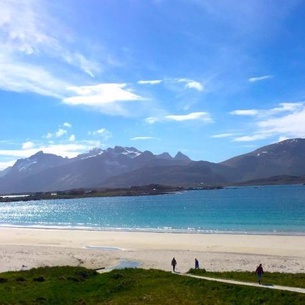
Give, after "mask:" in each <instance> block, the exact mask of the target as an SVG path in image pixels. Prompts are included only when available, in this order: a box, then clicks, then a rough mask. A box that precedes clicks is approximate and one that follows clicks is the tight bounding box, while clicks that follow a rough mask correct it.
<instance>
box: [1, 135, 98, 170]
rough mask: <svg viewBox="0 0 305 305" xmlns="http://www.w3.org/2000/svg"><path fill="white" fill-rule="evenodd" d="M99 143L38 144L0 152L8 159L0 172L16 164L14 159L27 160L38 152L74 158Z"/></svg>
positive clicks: (3, 163)
mask: <svg viewBox="0 0 305 305" xmlns="http://www.w3.org/2000/svg"><path fill="white" fill-rule="evenodd" d="M100 145H101V143H100V142H99V141H79V142H77V143H69V142H65V143H57V144H56V143H49V144H38V143H36V145H35V147H30V145H29V146H28V147H26V146H23V147H22V149H8V150H0V156H4V157H6V158H7V159H8V161H6V162H0V170H3V169H5V168H7V167H8V166H11V165H13V164H14V163H15V162H16V158H17V159H20V158H29V157H30V156H32V155H34V154H36V153H37V152H38V151H43V152H44V153H49V154H56V155H58V156H62V157H68V158H74V157H76V156H77V155H79V154H81V153H84V152H88V151H89V150H91V149H92V148H94V147H99V146H100Z"/></svg>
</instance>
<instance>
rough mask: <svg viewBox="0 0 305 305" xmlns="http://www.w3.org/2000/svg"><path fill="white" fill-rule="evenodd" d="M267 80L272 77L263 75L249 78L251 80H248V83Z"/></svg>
mask: <svg viewBox="0 0 305 305" xmlns="http://www.w3.org/2000/svg"><path fill="white" fill-rule="evenodd" d="M269 78H272V75H264V76H258V77H251V78H249V79H248V81H249V82H250V83H255V82H259V81H262V80H266V79H269Z"/></svg>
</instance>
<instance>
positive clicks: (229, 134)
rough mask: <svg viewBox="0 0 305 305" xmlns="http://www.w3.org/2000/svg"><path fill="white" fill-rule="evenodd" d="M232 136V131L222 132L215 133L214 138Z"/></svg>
mask: <svg viewBox="0 0 305 305" xmlns="http://www.w3.org/2000/svg"><path fill="white" fill-rule="evenodd" d="M232 136H234V135H233V134H232V133H221V134H215V135H213V136H212V138H229V137H232Z"/></svg>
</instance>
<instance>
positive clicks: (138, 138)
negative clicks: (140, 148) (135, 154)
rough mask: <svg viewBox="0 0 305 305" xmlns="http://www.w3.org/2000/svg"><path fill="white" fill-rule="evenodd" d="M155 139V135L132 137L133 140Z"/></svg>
mask: <svg viewBox="0 0 305 305" xmlns="http://www.w3.org/2000/svg"><path fill="white" fill-rule="evenodd" d="M152 139H154V138H153V137H134V138H131V139H130V140H131V141H139V140H140V141H142V140H152Z"/></svg>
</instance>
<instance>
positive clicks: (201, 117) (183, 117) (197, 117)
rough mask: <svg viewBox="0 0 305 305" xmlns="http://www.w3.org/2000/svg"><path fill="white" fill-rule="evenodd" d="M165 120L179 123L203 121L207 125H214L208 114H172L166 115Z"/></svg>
mask: <svg viewBox="0 0 305 305" xmlns="http://www.w3.org/2000/svg"><path fill="white" fill-rule="evenodd" d="M165 119H167V120H171V121H177V122H184V121H203V122H206V123H212V122H213V120H212V118H211V116H210V114H209V113H207V112H192V113H188V114H170V115H166V116H165Z"/></svg>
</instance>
